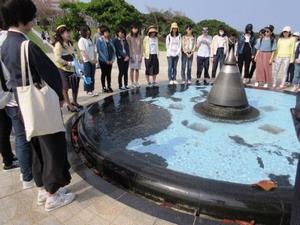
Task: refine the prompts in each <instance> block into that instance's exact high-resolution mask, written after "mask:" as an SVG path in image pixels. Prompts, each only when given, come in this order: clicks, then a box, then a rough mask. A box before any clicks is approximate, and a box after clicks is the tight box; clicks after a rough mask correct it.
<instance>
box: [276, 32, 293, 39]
mask: <svg viewBox="0 0 300 225" xmlns="http://www.w3.org/2000/svg"><path fill="white" fill-rule="evenodd" d="M283 33H284V32H281V33H280V36H279V37H280V38H283V37H284V36H283ZM291 36H292V33H291V32H289V37H291Z"/></svg>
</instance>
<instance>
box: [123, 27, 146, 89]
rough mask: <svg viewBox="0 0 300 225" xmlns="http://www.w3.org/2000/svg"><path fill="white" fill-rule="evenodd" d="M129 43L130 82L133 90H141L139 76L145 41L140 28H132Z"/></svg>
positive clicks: (128, 37) (128, 38)
mask: <svg viewBox="0 0 300 225" xmlns="http://www.w3.org/2000/svg"><path fill="white" fill-rule="evenodd" d="M127 42H128V45H129V55H130V61H129V67H130V81H131V86H132V87H133V88H135V87H137V88H139V87H140V85H139V76H140V73H139V71H140V69H141V64H142V59H143V39H142V37H141V35H140V30H139V27H138V26H136V25H132V26H131V27H130V33H129V35H128V36H127Z"/></svg>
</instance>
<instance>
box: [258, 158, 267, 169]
mask: <svg viewBox="0 0 300 225" xmlns="http://www.w3.org/2000/svg"><path fill="white" fill-rule="evenodd" d="M256 159H257V162H258V164H259V166H260V168H262V169H264V168H265V165H264V162H263V160H262V158H260V157H258V156H257V157H256Z"/></svg>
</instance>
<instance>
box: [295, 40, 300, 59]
mask: <svg viewBox="0 0 300 225" xmlns="http://www.w3.org/2000/svg"><path fill="white" fill-rule="evenodd" d="M299 56H300V43H298V46H297V48H296V52H295V59H299Z"/></svg>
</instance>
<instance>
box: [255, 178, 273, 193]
mask: <svg viewBox="0 0 300 225" xmlns="http://www.w3.org/2000/svg"><path fill="white" fill-rule="evenodd" d="M252 187H258V188H260V189H262V190H264V191H272V190H274V189H276V188H278V185H277V183H276V182H274V181H271V180H262V181H260V182H258V183H257V184H253V185H252Z"/></svg>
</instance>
